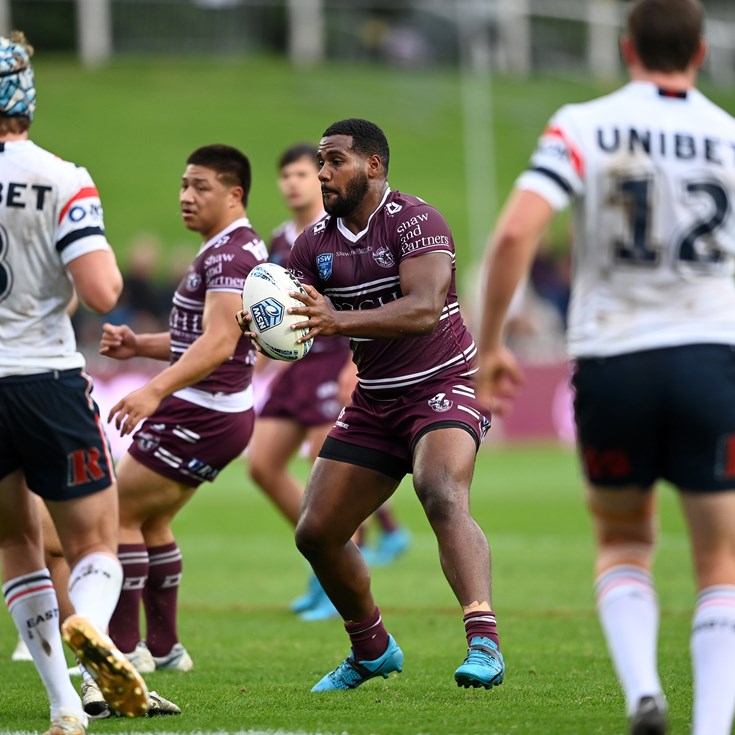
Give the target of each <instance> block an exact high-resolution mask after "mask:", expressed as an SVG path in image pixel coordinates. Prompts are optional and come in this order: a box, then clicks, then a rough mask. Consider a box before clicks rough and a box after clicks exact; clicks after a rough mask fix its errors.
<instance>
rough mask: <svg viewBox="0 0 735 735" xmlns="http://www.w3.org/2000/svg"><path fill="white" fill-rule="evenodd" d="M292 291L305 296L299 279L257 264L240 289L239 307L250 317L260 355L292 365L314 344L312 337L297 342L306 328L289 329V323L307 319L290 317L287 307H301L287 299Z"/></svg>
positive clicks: (296, 315)
mask: <svg viewBox="0 0 735 735" xmlns="http://www.w3.org/2000/svg"><path fill="white" fill-rule="evenodd" d="M291 291H300V292H301V293H306V292H305V291H304V288H303V286H302V285H301V284H300V283H299V280H298V278H296V277H295V276H294V275H292V274H291V273H290V272H289V271H287V270H286V269H285V268H283V267H282V266H280V265H276V264H275V263H261V264H260V265H256V266H255V268H253V269H252V270H251V271H250V273H249V274H248V277H247V278H246V279H245V285H244V286H243V289H242V306H243V309H245V310H246V311H247V312H248V313H249V314H250V317H251V322H250V329H251V331H253V332H255V335H256V337H255V341H256V342H257V343H258V345H259V346H260V348H261V349H262V350H263V352H264V353H265V354H266V355H268V357H272V358H273V359H274V360H285V361H286V362H295V361H296V360H300V359H301V358H302V357H304V355H306V354H307V353H308V352H309V350H310V349H311V346H312V344H314V340H313V338H312V339H310V340H308V341H306V342H297V341H296V340H297V339H298V338H299V337H303V336H305V335H306V334H308V332H309V330H308V329H296V330H294V329H291V325H292V324H296V323H297V322H303V321H305V320H306V317H304V316H301V315H299V314H289V313H288V311H287V310H288V308H289V307H290V306H303V304H302V303H301V302H300V301H297V300H296V299H294V298H293V297H291V296H289V295H288V294H289V292H291Z"/></svg>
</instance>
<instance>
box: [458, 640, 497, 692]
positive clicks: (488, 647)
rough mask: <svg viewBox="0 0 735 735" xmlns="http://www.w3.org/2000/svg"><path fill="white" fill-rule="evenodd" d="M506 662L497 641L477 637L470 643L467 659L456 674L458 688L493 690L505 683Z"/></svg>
mask: <svg viewBox="0 0 735 735" xmlns="http://www.w3.org/2000/svg"><path fill="white" fill-rule="evenodd" d="M504 676H505V661H503V654H502V653H500V651H499V650H498V646H497V644H496V643H495V641H493V640H491V639H490V638H485V637H481V636H475V637H474V638H473V639H472V640H471V641H470V647H469V649H468V651H467V658H466V659H465V660H464V662H463V663H462V665H461V666H460V667H459V668H458V669H457V670H456V671H455V672H454V680H455V681H456V682H457V686H458V687H485V689H491V688H492V687H494V686H497V685H498V684H502V683H503V677H504Z"/></svg>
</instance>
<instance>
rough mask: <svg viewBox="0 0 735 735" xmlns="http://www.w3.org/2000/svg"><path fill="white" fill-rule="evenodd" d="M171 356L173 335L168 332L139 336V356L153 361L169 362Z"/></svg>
mask: <svg viewBox="0 0 735 735" xmlns="http://www.w3.org/2000/svg"><path fill="white" fill-rule="evenodd" d="M170 354H171V335H170V334H169V333H168V332H152V333H150V334H139V335H137V356H138V357H149V358H151V359H152V360H168V359H169V357H170Z"/></svg>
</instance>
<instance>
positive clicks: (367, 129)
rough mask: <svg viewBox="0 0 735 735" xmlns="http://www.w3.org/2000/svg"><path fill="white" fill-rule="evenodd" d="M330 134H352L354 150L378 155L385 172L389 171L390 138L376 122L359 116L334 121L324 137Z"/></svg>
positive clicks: (369, 154) (323, 134)
mask: <svg viewBox="0 0 735 735" xmlns="http://www.w3.org/2000/svg"><path fill="white" fill-rule="evenodd" d="M329 135H350V136H352V147H353V148H354V150H356V151H360V153H365V154H367V155H368V156H378V157H379V158H380V160H381V162H382V164H383V168H384V169H385V173H386V174H387V173H388V164H389V162H390V148H389V147H388V139H387V138H386V137H385V133H384V132H383V131H382V130H381V129H380V128H379V127H378V126H377V125H376V124H375V123H372V122H370V121H369V120H363V119H362V118H359V117H351V118H348V119H347V120H340V121H339V122H335V123H332V124H331V125H330V126H329V127H328V128H327V129H326V130H325V131H324V132H323V133H322V137H323V138H326V137H327V136H329Z"/></svg>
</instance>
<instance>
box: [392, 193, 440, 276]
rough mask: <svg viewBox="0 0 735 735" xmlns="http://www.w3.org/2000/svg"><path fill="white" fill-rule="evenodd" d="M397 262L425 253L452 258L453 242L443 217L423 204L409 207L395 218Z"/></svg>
mask: <svg viewBox="0 0 735 735" xmlns="http://www.w3.org/2000/svg"><path fill="white" fill-rule="evenodd" d="M396 219H397V221H396V229H395V232H396V235H397V236H398V244H399V248H400V250H399V262H400V261H402V260H406V258H413V257H415V256H417V255H424V254H425V253H446V254H447V255H448V256H449V257H450V258H451V257H453V256H454V240H453V238H452V233H451V230H450V229H449V225H448V224H447V221H446V220H445V219H444V217H443V216H442V215H441V214H440V213H439V212H437V210H436V209H434V208H433V207H431V206H429V205H428V204H425V203H423V202H422V203H420V204H418V205H416V206H415V207H409V208H407V209H406V210H405V213H401V215H400V218H396Z"/></svg>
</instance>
